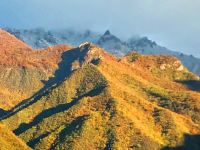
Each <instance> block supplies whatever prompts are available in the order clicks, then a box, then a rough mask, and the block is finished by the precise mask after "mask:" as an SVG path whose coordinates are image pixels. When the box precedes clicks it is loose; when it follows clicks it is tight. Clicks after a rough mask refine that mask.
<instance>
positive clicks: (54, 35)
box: [7, 29, 200, 75]
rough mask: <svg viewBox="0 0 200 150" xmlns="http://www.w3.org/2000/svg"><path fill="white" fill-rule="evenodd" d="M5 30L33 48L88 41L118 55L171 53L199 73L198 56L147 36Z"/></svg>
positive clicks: (71, 31) (199, 62) (41, 30)
mask: <svg viewBox="0 0 200 150" xmlns="http://www.w3.org/2000/svg"><path fill="white" fill-rule="evenodd" d="M7 31H8V32H10V33H12V34H14V35H15V36H16V37H18V38H19V39H21V40H22V41H25V42H26V43H28V44H29V45H31V46H32V47H35V48H42V47H47V46H50V45H55V44H71V45H74V46H78V45H80V44H81V43H83V42H86V41H89V42H93V43H96V44H98V45H100V46H101V47H103V48H104V49H106V50H107V51H108V52H109V53H111V54H114V55H116V56H120V57H121V56H124V55H126V54H127V53H128V52H130V51H132V50H136V51H138V52H140V53H143V54H157V55H159V54H163V55H173V56H175V57H177V58H179V59H180V60H181V61H182V62H183V64H184V65H185V66H186V67H187V68H188V69H189V70H190V71H192V72H193V73H196V74H197V75H199V74H200V67H199V66H200V58H196V57H194V56H192V55H186V54H183V53H180V52H176V51H173V50H169V49H167V48H165V47H162V46H159V45H158V44H157V43H156V42H154V41H151V40H149V39H148V38H147V37H137V38H130V39H129V40H127V41H122V40H120V38H118V37H116V36H114V35H112V33H111V32H110V31H109V30H108V31H109V34H108V35H106V37H107V38H106V40H105V38H104V36H105V34H104V35H101V34H99V33H95V32H92V31H89V30H87V31H85V32H76V31H73V30H63V31H53V30H52V31H51V30H49V31H45V30H44V29H32V30H31V29H30V30H18V29H7ZM105 33H106V32H105ZM116 39H117V40H116Z"/></svg>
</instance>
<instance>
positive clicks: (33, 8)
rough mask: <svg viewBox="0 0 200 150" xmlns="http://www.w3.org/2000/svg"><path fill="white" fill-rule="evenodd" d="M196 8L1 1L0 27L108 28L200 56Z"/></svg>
mask: <svg viewBox="0 0 200 150" xmlns="http://www.w3.org/2000/svg"><path fill="white" fill-rule="evenodd" d="M199 7H200V1H199V0H190V1H188V0H123V1H122V0H84V1H83V0H1V3H0V26H1V27H7V26H8V27H16V28H34V27H45V28H69V27H73V28H75V29H79V30H83V29H92V30H97V31H100V32H103V31H104V30H106V29H110V30H111V31H112V32H113V33H115V34H117V35H118V36H121V37H123V38H127V37H129V36H132V35H133V34H140V35H147V36H149V37H150V38H152V39H153V40H156V41H157V42H158V43H161V44H162V45H164V46H167V47H169V48H171V49H174V50H179V51H183V52H185V53H192V54H195V55H198V56H199V57H200V48H199V41H198V39H199V35H200V20H199V14H200V9H199Z"/></svg>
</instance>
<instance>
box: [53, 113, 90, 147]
mask: <svg viewBox="0 0 200 150" xmlns="http://www.w3.org/2000/svg"><path fill="white" fill-rule="evenodd" d="M86 117H87V116H86V115H85V116H79V117H77V118H76V119H75V120H73V121H72V122H71V123H70V124H69V125H66V126H65V128H64V129H63V130H62V131H61V132H60V133H59V135H58V137H57V139H56V140H54V141H55V142H54V143H53V144H52V146H51V148H50V150H54V149H56V147H57V146H58V145H59V144H62V143H65V137H66V136H70V135H71V134H72V133H73V132H78V131H79V130H80V128H81V127H82V125H83V123H84V121H85V119H86ZM65 144H67V145H68V146H70V145H69V143H65Z"/></svg>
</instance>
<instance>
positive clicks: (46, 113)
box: [14, 86, 105, 135]
mask: <svg viewBox="0 0 200 150" xmlns="http://www.w3.org/2000/svg"><path fill="white" fill-rule="evenodd" d="M104 88H105V86H100V87H97V88H95V89H93V90H91V91H89V92H88V93H86V94H83V95H81V96H79V97H78V98H75V99H73V100H72V101H71V102H70V103H67V104H59V105H57V106H56V107H53V108H49V109H46V110H44V111H43V112H41V113H40V114H39V115H37V116H36V117H35V118H34V119H33V121H32V122H31V123H29V124H25V123H23V124H21V125H20V126H19V127H18V128H17V129H16V130H14V133H15V134H16V135H19V134H21V133H23V132H25V131H26V130H28V129H30V128H31V127H33V126H35V125H37V124H38V123H40V122H41V121H42V120H44V119H45V118H48V117H50V116H52V115H55V114H57V113H60V112H63V111H66V110H68V109H69V108H71V107H72V106H74V105H76V104H77V102H78V101H79V100H80V99H82V98H83V97H86V96H90V97H92V96H96V95H99V94H100V93H101V92H102V91H103V90H104Z"/></svg>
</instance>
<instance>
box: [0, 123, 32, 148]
mask: <svg viewBox="0 0 200 150" xmlns="http://www.w3.org/2000/svg"><path fill="white" fill-rule="evenodd" d="M0 135H1V137H0V148H1V150H8V149H10V150H11V149H12V150H30V148H29V147H28V146H27V145H26V144H25V143H24V142H23V141H22V140H21V139H19V138H18V137H16V136H15V135H14V134H13V133H12V132H11V131H9V130H8V129H7V128H6V127H5V126H3V125H1V124H0Z"/></svg>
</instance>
